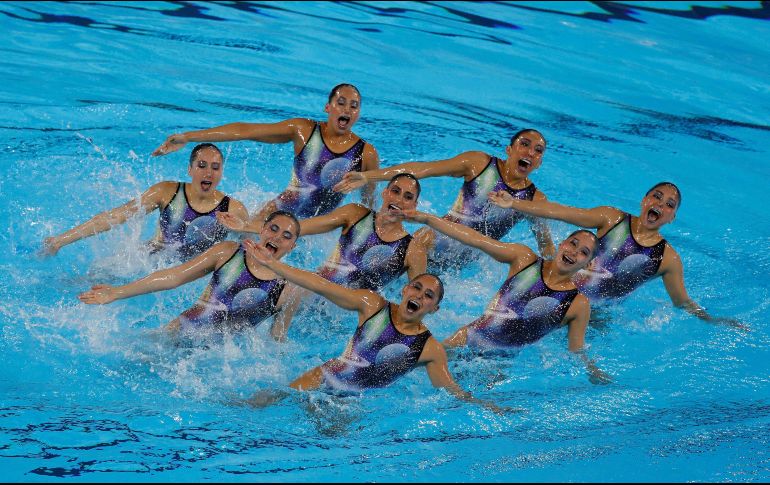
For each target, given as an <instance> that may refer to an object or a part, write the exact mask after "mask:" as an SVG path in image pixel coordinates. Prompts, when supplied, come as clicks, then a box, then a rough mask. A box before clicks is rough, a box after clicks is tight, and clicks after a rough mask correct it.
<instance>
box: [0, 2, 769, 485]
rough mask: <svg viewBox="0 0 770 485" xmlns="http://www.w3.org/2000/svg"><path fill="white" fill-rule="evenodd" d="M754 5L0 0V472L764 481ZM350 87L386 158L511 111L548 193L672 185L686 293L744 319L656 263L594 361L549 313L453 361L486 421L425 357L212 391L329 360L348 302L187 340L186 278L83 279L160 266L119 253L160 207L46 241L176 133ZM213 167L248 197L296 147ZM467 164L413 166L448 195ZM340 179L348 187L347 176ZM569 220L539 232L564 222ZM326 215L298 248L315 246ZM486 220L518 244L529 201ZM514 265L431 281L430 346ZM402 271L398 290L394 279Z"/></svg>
mask: <svg viewBox="0 0 770 485" xmlns="http://www.w3.org/2000/svg"><path fill="white" fill-rule="evenodd" d="M768 18H770V6H769V5H768V4H767V3H766V2H763V3H760V2H732V3H731V2H724V3H723V2H704V3H702V4H700V5H694V6H693V5H689V4H684V3H658V2H633V3H632V4H626V3H604V2H575V3H571V2H552V3H551V2H549V3H537V2H534V3H485V2H478V3H472V4H471V3H459V2H446V3H442V2H435V3H433V2H426V3H403V2H398V3H390V2H371V3H369V2H367V3H320V2H319V3H304V2H296V3H267V2H255V3H232V2H224V3H219V4H210V3H203V2H152V3H133V2H111V3H99V2H81V3H66V4H65V3H57V2H44V3H43V2H41V3H29V2H26V3H13V2H10V3H3V4H2V5H0V26H1V27H2V31H3V39H4V42H3V43H2V45H0V51H1V52H2V55H1V56H0V81H1V82H0V103H1V104H2V106H3V108H4V109H2V110H0V133H2V145H1V147H0V176H2V189H1V190H2V192H1V193H2V195H3V204H2V206H0V224H2V226H3V227H6V230H5V231H3V233H2V235H0V248H1V249H2V250H1V251H0V282H1V284H0V322H1V323H2V337H1V338H0V349H1V350H2V352H1V354H0V355H1V357H0V358H1V359H2V361H1V362H0V368H1V369H2V371H0V396H1V400H0V465H2V469H3V470H4V475H3V476H4V479H6V480H20V481H51V480H54V481H59V480H60V479H61V480H74V481H173V480H175V481H179V480H204V479H214V480H220V481H247V480H248V481H311V480H315V481H343V480H356V481H385V480H390V481H420V480H422V481H441V480H446V481H506V480H507V481H622V480H630V481H689V480H694V481H767V480H769V479H770V452H769V451H768V450H770V387H769V386H768V383H769V381H770V364H769V362H770V359H768V353H767V348H768V344H769V343H770V338H769V335H768V330H769V327H768V317H769V316H770V308H769V307H770V298H768V296H769V295H768V283H767V281H768V279H767V274H768V272H769V271H770V251H769V250H770V223H768V217H767V210H766V209H767V206H768V203H770V197H768V195H767V188H768V187H770V164H769V163H768V150H767V146H768V145H770V124H768V120H769V119H770V83H768V76H767V73H768V72H770V49H769V48H768V45H770V44H768V42H767V39H768V38H770V23H768ZM340 82H352V83H355V84H356V85H358V87H359V88H360V90H361V93H362V95H363V103H362V116H361V120H360V121H359V122H358V124H357V125H356V127H355V131H356V133H358V134H360V135H361V136H362V137H364V138H365V139H366V140H368V141H369V142H371V143H372V144H373V145H374V146H375V147H376V148H377V150H378V151H379V153H380V156H381V158H382V163H383V165H392V164H395V163H399V162H401V161H411V160H432V159H439V158H446V157H449V156H452V155H454V154H457V153H459V152H461V151H466V150H484V151H487V152H489V153H493V154H498V155H503V150H504V147H505V144H506V142H507V140H508V138H509V137H510V135H511V134H512V133H513V132H514V131H516V130H518V129H520V128H522V127H526V126H533V127H536V128H539V129H540V130H541V131H542V132H543V133H544V134H545V136H546V138H547V139H548V142H549V149H548V151H547V153H546V155H545V158H544V162H543V165H542V167H541V168H540V169H539V170H538V171H537V172H535V174H534V175H533V179H534V181H535V182H536V183H537V184H538V186H539V187H540V188H541V189H542V190H543V191H544V192H545V193H546V194H547V195H548V196H549V198H550V199H552V200H556V201H560V202H564V203H568V204H571V205H577V206H582V207H592V206H596V205H605V204H610V205H613V206H616V207H619V208H622V209H624V210H628V211H632V212H634V211H636V210H637V209H638V207H639V202H640V200H641V198H642V197H643V196H644V192H645V190H646V189H647V188H649V187H650V186H651V185H653V184H654V183H656V182H658V181H661V180H672V181H674V182H676V183H677V184H678V185H679V187H680V188H681V189H682V192H683V205H682V208H681V210H680V211H679V213H678V215H677V218H676V220H675V221H674V223H672V224H671V225H669V226H666V227H665V228H664V230H663V233H664V235H665V237H666V238H667V239H668V240H669V241H670V242H671V244H672V245H673V246H674V247H675V248H677V250H678V252H679V254H680V255H681V256H682V260H683V262H684V265H685V279H686V286H687V289H688V291H689V293H690V295H691V296H692V297H693V298H694V299H695V300H696V301H697V302H699V303H700V304H702V305H704V306H705V307H706V308H707V309H708V311H709V312H710V313H712V314H714V315H721V316H733V317H736V318H738V319H740V320H741V321H743V322H744V323H746V324H748V325H750V326H751V331H750V332H748V333H743V332H739V331H736V330H732V329H729V328H725V327H714V326H711V325H708V324H705V323H703V322H701V321H699V320H698V319H696V318H694V317H691V316H689V315H688V314H686V313H685V312H683V311H679V310H676V309H675V308H673V307H672V305H671V303H670V301H669V300H668V297H667V295H666V293H665V291H664V289H663V285H662V283H661V281H660V280H656V281H654V282H652V283H650V284H648V285H646V286H645V287H643V288H642V289H640V290H639V291H637V292H636V293H634V294H633V296H632V297H631V298H629V299H627V300H626V301H624V302H622V303H621V304H619V305H616V306H614V307H611V308H609V309H606V310H605V311H603V312H602V321H601V322H600V323H597V324H595V325H593V326H592V327H591V328H590V329H589V332H588V338H587V340H588V344H589V346H590V349H589V352H590V354H591V355H592V356H593V357H595V358H596V359H597V362H598V364H599V366H600V367H601V368H602V369H604V370H605V371H606V372H608V373H610V374H611V375H612V376H613V377H614V383H613V384H611V385H608V386H594V385H592V384H590V383H589V382H588V379H587V378H586V376H585V375H584V371H583V368H582V366H581V365H580V364H579V362H578V361H576V360H575V359H574V358H573V357H571V356H570V355H569V353H568V352H567V351H566V348H565V347H566V345H565V340H566V338H565V336H566V331H564V330H562V331H557V332H554V333H553V334H551V335H549V336H548V337H546V338H545V339H543V340H542V341H540V342H539V343H537V344H535V345H531V346H529V347H526V348H525V349H523V350H522V351H521V352H520V353H519V354H518V355H516V356H508V357H484V358H481V357H478V356H473V355H464V354H460V355H457V356H456V358H455V359H454V360H453V361H452V362H451V363H450V368H451V370H452V372H453V373H454V374H455V376H456V378H457V380H458V382H459V383H460V384H461V385H462V386H463V387H464V388H466V389H469V390H471V391H472V392H473V393H474V394H475V395H477V396H479V397H481V398H484V399H489V400H493V401H495V402H497V403H499V404H502V405H508V406H519V407H522V408H525V409H526V410H527V412H526V413H522V414H512V415H504V416H499V415H495V414H492V413H490V412H488V411H486V410H485V409H483V408H480V407H478V406H474V405H471V404H465V403H459V402H457V401H456V400H454V399H453V398H452V397H451V396H449V395H447V394H446V393H444V392H442V391H434V390H433V389H432V388H431V387H430V383H429V381H428V379H427V377H426V375H425V373H424V372H422V371H420V370H418V371H417V372H414V373H412V374H410V375H409V376H407V377H406V378H404V379H402V380H400V381H398V382H396V383H395V384H394V385H393V386H391V387H389V388H387V389H383V390H377V391H373V392H368V393H366V394H364V395H362V396H360V397H349V398H344V399H340V398H332V397H330V396H327V395H324V394H320V393H311V394H310V395H309V396H308V397H307V398H306V399H299V398H297V399H288V400H285V401H283V402H281V403H279V404H277V405H275V406H273V407H271V408H268V409H264V410H253V409H249V408H242V407H237V406H233V405H229V404H227V401H228V399H230V398H232V397H237V396H243V397H245V396H248V395H250V394H251V393H252V392H254V391H256V390H258V389H265V388H271V387H280V386H282V385H285V384H286V383H288V382H289V381H290V380H291V379H293V378H294V377H296V376H297V375H299V374H300V373H301V372H303V371H304V370H306V369H307V368H309V367H310V366H312V365H317V364H319V363H321V362H323V361H324V360H326V359H328V358H330V357H333V356H336V355H338V354H339V353H340V352H341V351H342V349H343V347H344V342H345V341H346V340H347V338H348V337H349V336H350V335H351V334H352V332H353V330H354V327H355V318H354V316H352V315H351V314H348V313H346V312H344V311H342V310H340V309H337V308H334V307H331V306H328V305H327V306H324V307H322V308H320V309H317V310H316V311H315V312H311V311H307V312H305V313H303V314H302V315H301V316H300V317H299V318H298V321H297V322H296V323H295V326H294V327H293V329H292V330H291V332H290V339H291V340H290V342H289V343H287V344H284V345H279V344H276V343H273V342H272V341H271V340H270V339H269V337H268V336H267V335H266V332H265V328H258V329H256V330H255V331H252V332H247V333H246V334H244V335H241V336H239V337H236V338H232V339H227V340H225V341H224V342H222V343H220V344H217V345H213V346H212V347H211V348H209V349H207V350H204V349H195V348H193V349H189V348H188V349H174V348H172V347H170V346H168V345H165V344H164V342H162V341H158V340H157V339H153V338H152V337H151V334H152V330H153V329H154V328H156V327H158V326H160V325H162V324H163V323H165V322H167V321H169V320H171V319H172V318H174V317H175V316H176V315H177V314H178V313H179V312H180V311H182V310H183V309H185V308H187V307H188V306H189V305H190V304H192V303H193V302H194V301H195V300H196V299H197V296H198V295H199V293H200V291H201V290H202V288H203V287H204V286H205V284H206V281H207V278H204V279H202V280H199V281H197V282H195V283H192V284H190V285H187V286H185V287H182V288H179V289H177V290H174V291H170V292H165V293H160V294H152V295H146V296H142V297H137V298H134V299H130V300H124V301H121V302H117V303H115V304H112V305H109V306H103V307H87V306H85V305H83V304H81V303H80V302H79V301H78V300H77V299H76V295H77V294H78V293H79V292H81V291H83V290H85V289H87V288H88V287H89V286H90V285H92V284H94V283H98V282H107V283H120V282H125V281H129V280H131V279H133V278H137V277H139V276H142V275H144V274H146V273H147V272H149V271H152V270H154V269H157V268H159V267H160V263H159V262H158V261H154V260H151V259H149V258H147V256H145V255H144V254H143V253H142V252H141V251H140V249H139V248H138V246H139V243H140V242H141V241H143V240H145V239H146V238H147V237H149V235H150V234H151V233H152V231H153V227H154V225H155V222H156V216H150V217H147V218H145V219H139V218H138V219H134V220H132V221H131V222H130V223H129V224H127V225H125V226H122V227H120V228H116V229H115V230H113V231H111V232H109V233H106V234H104V235H100V236H97V237H94V238H90V239H88V240H85V241H81V242H80V243H76V244H75V245H72V246H69V247H66V248H64V249H63V250H62V251H61V252H60V254H59V255H58V256H57V257H55V258H50V259H40V258H39V257H37V256H36V253H37V250H38V249H39V248H40V242H41V241H42V239H43V238H44V237H46V236H49V235H51V234H53V233H56V232H60V231H62V230H65V229H68V228H70V227H72V226H74V225H75V224H78V223H80V222H82V221H84V220H85V219H86V218H87V217H89V216H90V215H92V214H94V213H96V212H98V211H101V210H104V209H107V208H110V207H114V206H117V205H120V204H122V203H124V202H125V201H126V200H128V199H129V198H131V197H134V196H136V195H138V194H139V193H141V192H142V191H143V190H144V189H145V188H147V187H148V186H150V185H151V184H153V183H155V182H157V181H160V180H178V179H180V178H181V179H183V180H185V179H186V172H185V166H186V162H185V158H186V157H187V155H188V154H189V148H190V147H188V148H187V149H186V150H184V151H183V152H182V153H181V154H174V155H170V156H167V157H163V158H150V157H149V154H150V152H151V151H152V150H153V149H154V148H155V147H157V146H158V145H159V144H160V143H161V142H162V141H163V140H164V138H165V137H166V136H167V135H169V134H171V133H174V132H177V131H184V130H191V129H200V128H205V127H211V126H216V125H220V124H224V123H227V122H232V121H261V122H273V121H279V120H282V119H285V118H290V117H300V116H302V117H309V118H314V119H325V114H324V113H323V105H324V103H325V101H326V97H325V96H326V93H327V92H328V90H329V89H330V87H331V86H333V85H335V84H337V83H340ZM222 146H223V147H224V148H225V149H226V155H227V164H226V171H225V179H224V181H223V184H222V187H221V188H222V190H224V191H226V192H228V193H230V194H232V195H234V196H235V197H236V198H238V199H240V200H242V201H243V202H244V203H245V204H246V206H247V207H248V208H249V210H250V211H253V210H255V209H256V208H257V207H258V206H260V205H261V204H262V203H263V202H265V201H267V200H268V199H269V198H271V197H273V196H274V195H276V194H277V193H278V192H280V191H281V190H282V189H283V188H284V187H285V186H286V184H287V183H288V180H289V166H290V163H291V157H292V151H291V147H290V146H289V145H260V144H255V143H246V142H241V143H230V144H222ZM459 186H460V182H459V181H458V180H457V179H430V180H426V181H425V183H424V188H423V194H424V195H423V201H422V202H421V206H422V208H423V209H424V210H427V211H429V212H433V213H437V214H443V213H444V212H445V211H446V210H447V208H448V207H449V205H450V204H451V202H452V201H453V200H454V197H455V195H456V193H457V190H458V188H459ZM346 200H355V196H352V198H350V197H349V198H348V199H346ZM571 229H572V228H571V227H570V226H568V225H566V224H561V223H555V224H553V225H552V230H553V233H554V235H555V237H556V239H560V238H562V237H564V236H566V235H567V234H568V233H569V232H570V231H571ZM336 236H337V235H336V234H330V235H326V236H320V237H315V238H312V239H308V240H306V241H304V242H302V245H301V248H300V249H301V250H299V251H295V253H294V254H293V255H292V256H290V257H289V258H288V260H289V261H290V262H293V263H295V264H300V265H303V266H305V267H311V268H312V267H315V265H316V264H318V263H319V262H320V261H321V260H322V259H323V258H324V256H325V254H327V253H328V252H329V251H330V250H331V248H332V247H333V244H334V241H335V239H336ZM507 240H510V241H520V242H524V243H526V244H530V245H534V239H533V237H532V235H531V233H530V232H529V229H528V227H527V226H526V224H523V225H521V226H520V227H517V228H515V229H514V231H513V232H512V233H511V234H510V235H509V237H508V238H507ZM504 271H505V268H504V267H503V266H502V265H500V264H498V263H494V262H492V261H491V260H489V259H482V260H481V261H480V262H479V263H478V264H475V265H472V266H470V267H469V268H467V269H466V270H464V271H463V272H462V273H461V274H455V275H449V276H447V278H446V280H447V294H446V300H445V302H444V304H443V305H442V307H443V308H442V310H441V311H440V312H439V313H438V314H436V315H435V316H433V317H431V318H430V319H429V320H428V321H427V323H428V324H429V326H430V327H431V329H432V331H433V333H434V334H435V335H436V336H437V337H438V338H439V339H443V338H445V337H446V336H448V335H449V334H450V333H451V332H453V331H454V330H455V329H456V328H458V327H459V326H461V325H463V324H465V323H468V322H470V321H471V320H472V319H474V318H475V317H476V316H478V315H479V314H480V313H481V312H482V311H483V308H484V306H485V305H486V302H487V301H488V300H489V299H490V298H491V297H492V295H493V294H494V292H495V290H496V289H497V288H498V287H499V285H500V283H501V282H502V280H503V278H504V274H503V273H504ZM399 285H400V283H399V284H396V285H394V286H393V287H391V288H389V289H388V291H387V293H388V294H389V295H395V293H396V290H397V287H399Z"/></svg>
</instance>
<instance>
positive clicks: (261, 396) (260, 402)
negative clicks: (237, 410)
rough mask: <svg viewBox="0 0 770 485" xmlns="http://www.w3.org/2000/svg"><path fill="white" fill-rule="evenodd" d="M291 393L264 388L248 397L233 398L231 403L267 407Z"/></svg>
mask: <svg viewBox="0 0 770 485" xmlns="http://www.w3.org/2000/svg"><path fill="white" fill-rule="evenodd" d="M288 395H289V393H288V392H286V391H282V390H273V389H263V390H261V391H257V392H256V393H254V395H253V396H251V397H250V398H248V399H243V398H236V397H234V398H231V399H230V401H229V403H230V404H232V405H235V406H248V407H251V408H266V407H268V406H271V405H273V404H275V403H277V402H278V401H280V400H282V399H283V398H285V397H286V396H288Z"/></svg>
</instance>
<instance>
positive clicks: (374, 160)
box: [361, 143, 380, 209]
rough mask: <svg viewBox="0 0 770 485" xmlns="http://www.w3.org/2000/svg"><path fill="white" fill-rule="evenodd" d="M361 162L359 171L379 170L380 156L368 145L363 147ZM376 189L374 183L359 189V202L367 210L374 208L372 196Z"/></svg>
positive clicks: (373, 197)
mask: <svg viewBox="0 0 770 485" xmlns="http://www.w3.org/2000/svg"><path fill="white" fill-rule="evenodd" d="M362 158H363V159H362V160H361V171H362V172H369V171H374V170H379V169H380V155H379V154H378V153H377V150H375V148H374V147H373V146H372V145H370V144H368V143H367V144H366V145H364V152H363V154H362ZM376 188H377V183H376V182H369V183H367V184H366V186H364V188H363V189H361V202H362V203H363V204H364V205H365V206H366V207H368V208H370V209H373V208H374V202H375V200H376V198H375V196H374V190H375V189H376Z"/></svg>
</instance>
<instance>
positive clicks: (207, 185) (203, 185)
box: [201, 180, 214, 190]
mask: <svg viewBox="0 0 770 485" xmlns="http://www.w3.org/2000/svg"><path fill="white" fill-rule="evenodd" d="M212 185H214V184H213V183H212V182H211V181H210V180H204V181H202V182H201V189H203V190H209V189H211V186H212Z"/></svg>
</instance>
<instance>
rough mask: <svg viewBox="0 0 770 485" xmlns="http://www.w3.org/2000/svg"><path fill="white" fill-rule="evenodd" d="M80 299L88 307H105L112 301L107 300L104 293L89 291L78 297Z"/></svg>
mask: <svg viewBox="0 0 770 485" xmlns="http://www.w3.org/2000/svg"><path fill="white" fill-rule="evenodd" d="M78 299H79V300H80V301H82V302H83V303H85V304H86V305H104V304H105V303H109V302H110V301H111V300H108V299H107V298H105V294H104V292H103V291H94V290H89V291H86V292H83V293H81V294H79V295H78Z"/></svg>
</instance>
